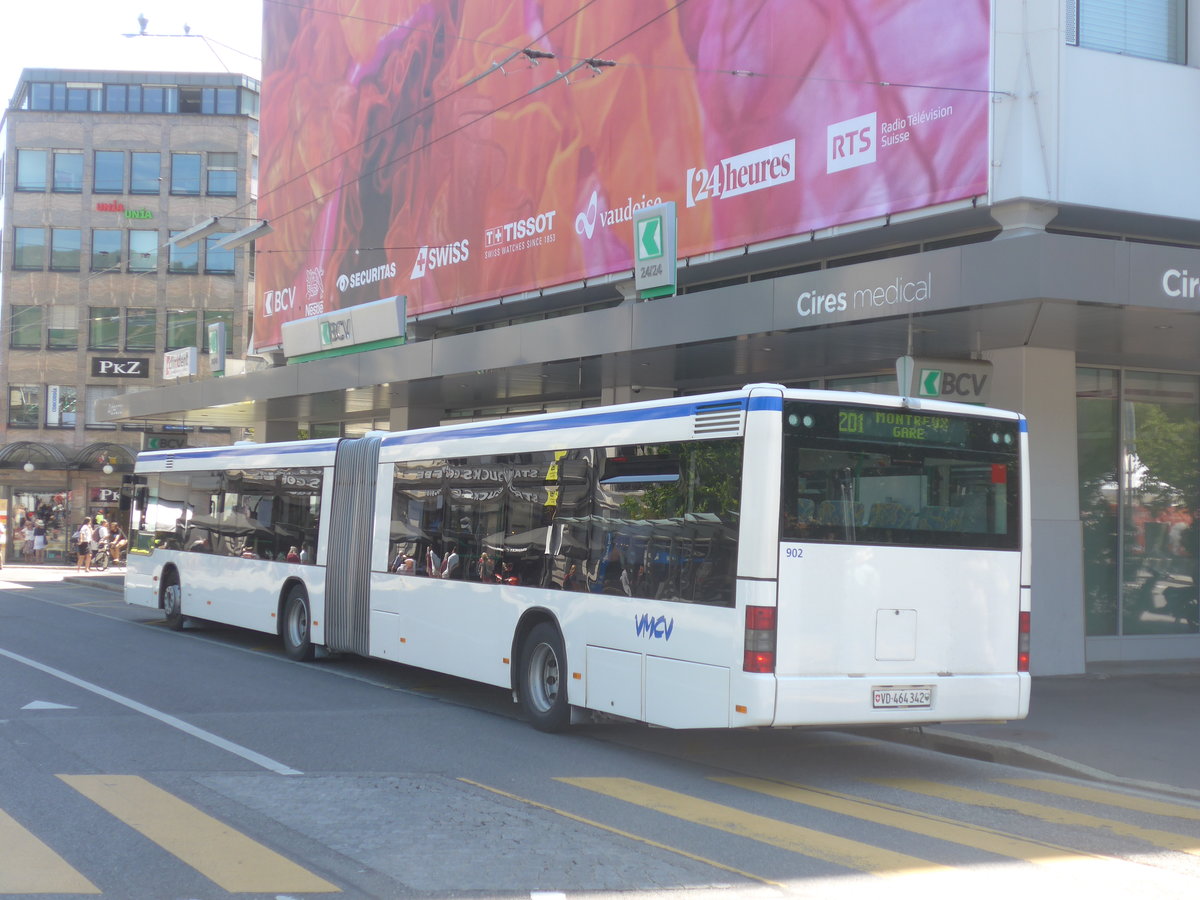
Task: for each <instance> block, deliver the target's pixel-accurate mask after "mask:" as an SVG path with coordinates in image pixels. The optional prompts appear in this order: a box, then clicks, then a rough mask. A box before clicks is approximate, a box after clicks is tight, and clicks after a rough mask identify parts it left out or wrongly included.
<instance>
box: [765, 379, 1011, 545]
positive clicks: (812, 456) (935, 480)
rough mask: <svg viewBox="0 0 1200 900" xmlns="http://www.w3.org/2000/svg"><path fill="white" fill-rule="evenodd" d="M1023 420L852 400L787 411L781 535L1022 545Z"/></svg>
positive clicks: (790, 405)
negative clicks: (1020, 428)
mask: <svg viewBox="0 0 1200 900" xmlns="http://www.w3.org/2000/svg"><path fill="white" fill-rule="evenodd" d="M1018 437H1019V434H1018V423H1017V422H1015V421H1011V420H1002V419H992V418H985V417H982V416H971V415H945V414H942V413H926V412H923V411H921V410H913V409H880V408H875V407H867V406H858V405H854V404H853V403H845V404H841V403H812V402H803V401H788V402H785V403H784V407H783V486H782V490H783V495H782V502H781V518H780V538H781V539H782V540H791V541H823V542H835V543H860V544H899V545H914V546H931V547H964V548H968V547H976V548H993V549H1003V550H1016V549H1018V548H1019V546H1020V543H1019V542H1020V537H1021V535H1020V503H1019V496H1020V495H1019V490H1020V483H1019V482H1020V468H1019V464H1018V463H1019V441H1018Z"/></svg>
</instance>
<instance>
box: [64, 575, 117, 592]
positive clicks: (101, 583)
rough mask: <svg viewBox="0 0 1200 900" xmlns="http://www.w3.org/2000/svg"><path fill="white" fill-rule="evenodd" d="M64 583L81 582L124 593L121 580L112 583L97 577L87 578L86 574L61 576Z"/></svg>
mask: <svg viewBox="0 0 1200 900" xmlns="http://www.w3.org/2000/svg"><path fill="white" fill-rule="evenodd" d="M63 583H64V584H82V585H85V586H87V587H94V588H100V590H102V591H113V592H115V593H118V594H119V593H124V591H125V584H124V581H123V580H122V583H120V584H114V583H113V582H111V581H101V580H99V579H98V578H88V577H87V576H86V575H80V576H74V575H67V576H65V577H64V578H63Z"/></svg>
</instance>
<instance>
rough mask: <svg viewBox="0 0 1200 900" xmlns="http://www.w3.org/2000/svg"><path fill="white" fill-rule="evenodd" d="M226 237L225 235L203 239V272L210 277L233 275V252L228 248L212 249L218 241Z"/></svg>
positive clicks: (215, 235)
mask: <svg viewBox="0 0 1200 900" xmlns="http://www.w3.org/2000/svg"><path fill="white" fill-rule="evenodd" d="M227 237H229V235H227V234H214V235H211V236H209V237H207V238H205V239H204V242H205V248H204V271H205V272H207V273H208V274H210V275H232V274H233V250H231V249H230V248H228V247H221V248H219V249H215V250H214V249H213V247H214V245H215V244H216V243H217V242H218V241H221V240H224V239H225V238H227Z"/></svg>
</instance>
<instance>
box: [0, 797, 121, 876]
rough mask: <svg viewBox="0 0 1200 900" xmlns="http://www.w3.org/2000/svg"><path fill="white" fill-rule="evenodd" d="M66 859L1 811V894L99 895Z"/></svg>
mask: <svg viewBox="0 0 1200 900" xmlns="http://www.w3.org/2000/svg"><path fill="white" fill-rule="evenodd" d="M99 893H100V889H99V888H98V887H96V886H95V885H94V884H92V883H91V882H90V881H88V880H87V879H86V878H84V877H83V876H82V875H81V874H79V872H77V871H76V870H75V869H74V868H72V867H71V864H70V863H68V862H67V861H66V860H65V859H63V858H62V857H61V856H59V855H58V854H57V853H55V852H54V851H53V850H51V849H50V848H49V847H47V846H46V845H45V844H44V843H42V842H41V841H40V840H38V839H37V838H36V837H34V835H33V834H31V833H30V832H29V831H28V830H26V829H25V828H24V827H23V826H22V825H21V824H20V823H19V822H18V821H17V820H16V819H14V818H13V817H12V816H10V815H9V814H8V813H6V812H4V811H3V810H0V894H99Z"/></svg>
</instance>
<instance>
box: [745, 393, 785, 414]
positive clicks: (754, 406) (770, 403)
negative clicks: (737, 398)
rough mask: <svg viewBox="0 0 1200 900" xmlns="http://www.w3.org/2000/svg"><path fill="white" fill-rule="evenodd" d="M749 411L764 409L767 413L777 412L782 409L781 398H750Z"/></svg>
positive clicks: (769, 396) (770, 396)
mask: <svg viewBox="0 0 1200 900" xmlns="http://www.w3.org/2000/svg"><path fill="white" fill-rule="evenodd" d="M749 408H750V411H751V412H755V411H757V410H760V409H765V410H767V411H768V412H779V411H780V410H782V409H783V398H782V397H780V396H779V395H777V394H776V395H768V396H763V397H751V398H750V407H749Z"/></svg>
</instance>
